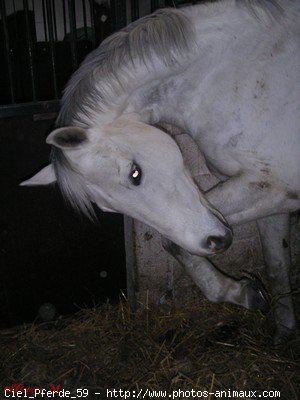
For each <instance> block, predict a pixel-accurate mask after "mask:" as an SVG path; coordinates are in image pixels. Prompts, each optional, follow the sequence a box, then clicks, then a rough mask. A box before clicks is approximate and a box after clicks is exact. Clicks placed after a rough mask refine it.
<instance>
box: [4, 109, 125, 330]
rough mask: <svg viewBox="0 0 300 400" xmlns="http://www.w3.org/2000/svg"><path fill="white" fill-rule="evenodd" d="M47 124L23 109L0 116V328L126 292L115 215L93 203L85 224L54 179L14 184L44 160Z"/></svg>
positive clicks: (67, 311) (119, 220)
mask: <svg viewBox="0 0 300 400" xmlns="http://www.w3.org/2000/svg"><path fill="white" fill-rule="evenodd" d="M52 124H53V121H38V122H34V121H33V118H32V117H30V116H27V117H24V116H23V117H15V118H5V119H2V120H0V132H1V134H0V143H1V146H0V170H1V189H2V190H1V196H0V209H1V211H0V219H1V223H0V226H1V229H0V236H1V238H0V241H1V249H0V250H1V253H0V264H1V268H0V275H1V276H0V281H1V289H0V300H1V301H0V315H1V316H0V327H1V328H3V327H8V326H12V325H16V324H20V323H23V322H31V321H33V320H35V319H36V318H38V320H43V319H44V320H46V319H47V318H49V319H51V318H52V317H54V318H56V317H59V316H60V315H65V314H70V313H74V312H76V311H78V310H79V309H80V308H85V307H93V306H95V305H97V304H100V303H103V302H106V301H109V302H111V303H114V302H117V301H118V300H119V296H120V295H121V292H124V293H126V271H125V254H124V233H123V217H122V216H121V215H119V214H111V213H103V212H101V211H100V210H97V216H98V220H97V222H96V223H92V222H90V221H89V220H88V219H87V218H86V217H84V216H82V215H78V214H76V212H75V211H74V210H73V209H71V207H70V206H69V205H67V204H66V203H65V201H64V199H63V198H62V196H61V194H60V192H59V189H58V188H57V186H56V185H50V186H49V187H46V186H45V187H35V188H27V187H20V186H18V185H19V183H20V182H21V181H22V180H23V179H24V178H26V177H28V176H30V175H31V174H32V172H34V170H35V169H36V167H37V166H38V165H45V164H46V163H47V161H48V158H49V151H50V149H49V146H47V145H46V144H45V136H46V134H47V132H49V130H50V129H51V125H52ZM40 307H42V308H41V309H40ZM39 309H40V312H39ZM54 312H55V316H54V315H52V314H53V313H54ZM47 313H48V314H47Z"/></svg>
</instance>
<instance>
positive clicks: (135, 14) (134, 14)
mask: <svg viewBox="0 0 300 400" xmlns="http://www.w3.org/2000/svg"><path fill="white" fill-rule="evenodd" d="M130 3H131V21H135V20H137V19H139V17H140V10H139V0H131V2H130Z"/></svg>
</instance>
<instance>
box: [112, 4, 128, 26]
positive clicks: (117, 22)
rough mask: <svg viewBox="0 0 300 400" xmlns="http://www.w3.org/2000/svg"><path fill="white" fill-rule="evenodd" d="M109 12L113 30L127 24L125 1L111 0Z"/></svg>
mask: <svg viewBox="0 0 300 400" xmlns="http://www.w3.org/2000/svg"><path fill="white" fill-rule="evenodd" d="M111 12H112V20H113V30H114V31H118V30H119V29H122V28H123V27H124V26H126V24H127V18H126V1H123V0H111Z"/></svg>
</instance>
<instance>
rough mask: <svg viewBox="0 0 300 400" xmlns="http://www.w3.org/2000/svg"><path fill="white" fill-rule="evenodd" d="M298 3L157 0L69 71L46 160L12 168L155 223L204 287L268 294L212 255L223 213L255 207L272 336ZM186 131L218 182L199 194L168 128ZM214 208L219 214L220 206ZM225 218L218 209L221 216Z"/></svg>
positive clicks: (295, 150) (283, 287)
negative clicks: (176, 2)
mask: <svg viewBox="0 0 300 400" xmlns="http://www.w3.org/2000/svg"><path fill="white" fill-rule="evenodd" d="M299 15H300V6H299V2H298V1H288V0H282V1H274V0H261V1H258V0H248V1H246V0H244V1H242V0H240V1H239V0H236V1H233V0H225V1H221V2H219V3H208V4H204V5H197V6H192V7H187V8H182V9H180V10H175V9H164V10H160V11H157V12H155V13H154V14H152V15H150V16H147V17H145V18H142V19H140V20H138V21H136V22H134V23H132V24H130V25H129V26H128V27H126V28H125V29H123V30H121V31H120V32H118V33H116V34H114V35H112V36H111V37H109V38H108V39H107V40H105V41H104V42H103V43H102V44H101V45H100V46H99V48H98V49H96V50H95V51H93V52H92V53H91V54H90V55H89V56H88V57H87V58H86V60H85V61H84V62H83V63H82V65H81V66H80V68H79V69H78V71H77V72H76V73H75V74H74V75H73V76H72V78H71V80H70V82H69V83H68V85H67V87H66V89H65V92H64V96H63V99H62V107H61V111H60V114H59V116H58V119H57V129H55V130H54V131H53V132H52V133H51V134H50V135H49V136H48V138H47V143H49V144H51V145H52V146H53V150H52V163H51V164H50V165H49V166H48V167H46V168H44V169H43V170H42V171H41V172H39V173H38V174H37V175H35V176H34V177H33V178H32V179H30V180H28V181H26V182H24V184H26V185H44V184H49V183H52V182H54V181H57V182H58V184H59V186H60V188H61V190H62V192H63V193H64V195H65V196H66V197H67V198H68V199H69V200H70V201H71V203H72V204H73V205H74V206H75V207H77V208H78V209H80V210H82V211H84V212H85V213H87V214H92V213H93V209H92V206H91V202H92V203H95V204H97V206H99V207H100V208H101V209H102V210H104V211H112V212H121V213H125V214H127V215H129V216H131V217H133V218H137V219H139V220H140V221H142V222H144V223H146V224H148V225H150V226H152V227H154V228H155V229H157V230H158V231H159V232H160V233H161V234H162V235H163V236H164V237H165V238H167V239H168V241H167V242H166V243H165V247H166V248H167V249H168V250H169V251H170V252H171V253H172V254H173V255H174V256H175V257H176V258H177V259H178V260H179V261H180V262H181V263H182V264H183V265H184V267H185V268H186V270H187V271H188V272H189V274H190V275H191V276H192V277H193V279H194V280H195V282H196V283H197V284H198V286H199V287H200V288H201V289H202V291H203V293H204V294H205V295H206V296H207V297H208V298H209V299H210V300H212V301H216V302H217V301H228V302H232V303H236V304H240V305H242V306H244V307H247V308H259V309H265V308H266V305H267V304H266V299H265V297H264V295H263V292H262V291H261V290H260V288H259V286H257V285H255V284H253V283H252V282H250V281H249V280H247V279H242V280H236V279H234V278H231V277H229V276H227V275H224V274H222V273H221V272H220V271H218V270H217V269H215V268H214V266H213V265H212V264H211V262H210V261H209V260H207V259H206V258H205V256H207V255H211V254H214V253H216V252H220V251H224V250H225V249H227V248H228V246H229V245H230V244H231V241H232V231H231V229H230V228H229V226H230V225H235V224H240V223H244V222H247V221H252V220H257V222H258V227H259V231H260V234H261V241H262V246H263V250H264V256H265V261H266V265H267V273H268V275H269V277H270V280H271V284H272V287H273V293H272V294H273V296H274V298H276V302H275V303H274V313H275V320H276V325H277V333H276V335H275V342H277V343H279V342H280V341H282V340H284V338H286V337H287V336H288V335H290V334H292V333H293V332H295V330H296V321H295V316H294V311H293V304H292V299H291V296H290V283H289V266H290V257H289V213H290V212H292V211H295V210H297V209H299V207H300V200H299V195H300V178H299V171H300V157H299V154H300V143H299V134H300V112H299V106H300V90H299V82H300V18H299ZM161 122H167V123H170V124H174V125H176V126H179V127H180V128H181V129H182V130H184V131H186V132H188V133H189V134H190V135H191V136H192V137H193V138H194V140H195V141H196V143H197V144H198V145H199V147H200V149H201V150H202V152H203V153H204V155H205V158H206V161H207V164H208V166H209V167H210V168H211V170H212V171H213V172H214V173H215V174H216V175H217V176H218V177H219V178H220V179H221V183H220V184H218V185H217V186H215V187H213V188H212V189H211V190H209V191H208V192H207V193H205V195H204V194H203V193H202V192H201V191H200V190H199V188H198V187H197V186H196V184H195V183H194V181H193V179H192V178H191V176H190V173H189V171H187V169H186V167H185V166H184V163H183V159H182V155H181V152H180V150H179V148H178V147H177V145H176V144H175V142H174V141H173V139H172V138H171V137H170V136H168V135H167V134H166V133H165V132H163V131H162V130H160V129H158V128H156V127H154V126H153V125H156V124H159V123H161ZM225 218H226V219H225ZM226 221H227V222H226Z"/></svg>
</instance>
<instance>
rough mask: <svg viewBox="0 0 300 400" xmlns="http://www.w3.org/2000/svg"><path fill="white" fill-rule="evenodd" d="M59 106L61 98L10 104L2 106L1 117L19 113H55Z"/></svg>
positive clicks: (0, 107)
mask: <svg viewBox="0 0 300 400" xmlns="http://www.w3.org/2000/svg"><path fill="white" fill-rule="evenodd" d="M59 107H60V102H59V100H51V101H39V102H31V103H19V104H9V105H5V106H0V118H5V117H14V116H18V115H31V114H40V113H53V112H57V111H58V110H59Z"/></svg>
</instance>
